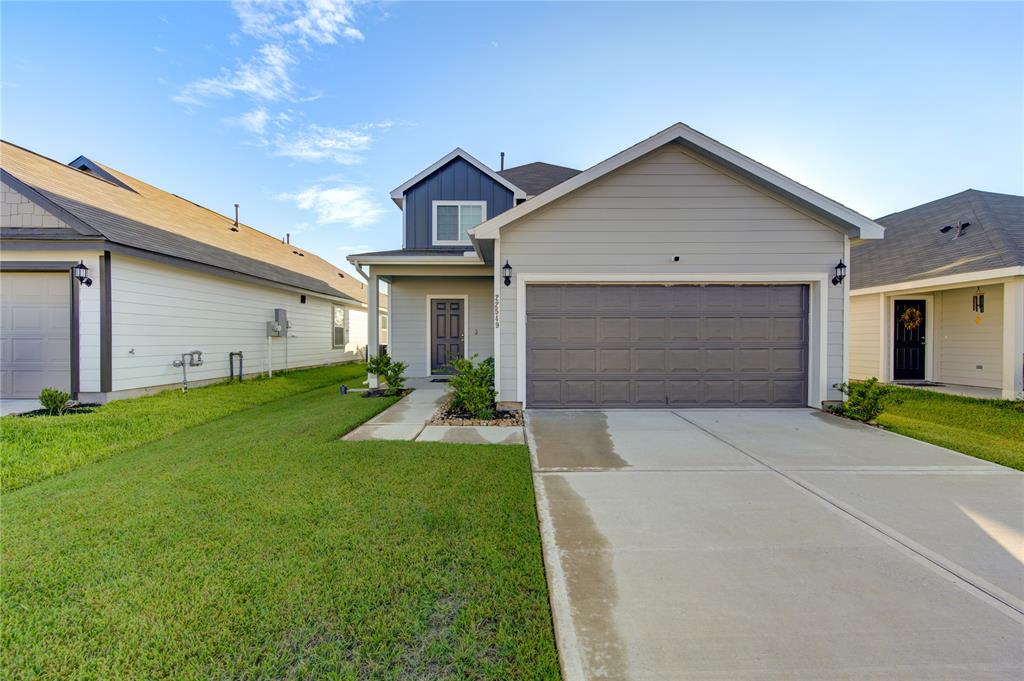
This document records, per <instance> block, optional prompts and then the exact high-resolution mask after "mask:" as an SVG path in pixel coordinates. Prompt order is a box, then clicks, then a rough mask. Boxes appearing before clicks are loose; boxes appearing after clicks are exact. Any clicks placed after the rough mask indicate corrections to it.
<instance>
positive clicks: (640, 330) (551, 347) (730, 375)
mask: <svg viewBox="0 0 1024 681" xmlns="http://www.w3.org/2000/svg"><path fill="white" fill-rule="evenodd" d="M807 308H808V289H807V287H806V286H803V285H777V286H760V285H759V286H739V285H690V284H687V285H568V284H566V285H563V284H559V285H528V286H527V287H526V315H527V319H526V403H527V406H529V407H564V408H587V407H604V408H618V407H662V408H664V407H666V406H670V407H781V406H803V405H806V404H807V334H808V330H807V329H808V327H807Z"/></svg>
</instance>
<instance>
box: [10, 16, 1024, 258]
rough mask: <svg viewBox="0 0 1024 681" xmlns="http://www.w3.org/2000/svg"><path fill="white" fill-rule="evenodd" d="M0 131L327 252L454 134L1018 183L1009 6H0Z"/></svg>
mask: <svg viewBox="0 0 1024 681" xmlns="http://www.w3.org/2000/svg"><path fill="white" fill-rule="evenodd" d="M0 12H2V36H0V37H2V52H0V57H2V72H0V75H2V87H3V90H2V103H0V115H2V119H0V125H2V134H3V137H4V138H5V139H7V140H10V141H12V142H15V143H17V144H20V145H22V146H26V147H28V148H30V149H32V150H35V151H38V152H40V153H43V154H45V155H47V156H51V157H53V158H56V159H58V160H61V161H65V162H66V161H70V160H71V159H73V158H74V157H76V156H77V155H79V154H85V155H86V156H89V157H91V158H93V159H94V160H97V161H100V162H102V163H106V164H108V165H111V166H113V167H115V168H117V169H120V170H123V171H124V172H127V173H129V174H131V175H134V176H136V177H138V178H140V179H142V180H145V181H147V182H150V183H151V184H154V185H156V186H159V187H161V188H164V189H167V190H169V191H173V192H175V193H177V194H180V195H183V196H185V197H188V198H189V199H191V200H193V201H196V202H198V203H201V204H203V205H205V206H208V207H210V208H212V209H214V210H218V211H220V212H222V213H225V214H228V213H230V212H231V211H232V204H233V203H235V202H238V203H240V204H241V205H242V209H241V210H242V219H243V221H245V222H247V223H248V224H251V225H253V226H254V227H257V228H260V229H262V230H264V231H266V232H269V233H272V234H275V235H281V234H283V233H284V232H291V233H292V234H293V241H294V242H295V243H298V244H300V245H301V246H303V247H305V248H308V249H310V250H313V251H315V252H317V253H319V254H320V255H322V256H324V257H325V258H327V259H328V260H331V261H333V262H337V263H339V264H344V256H345V255H346V254H347V253H350V252H355V251H366V250H377V249H384V248H395V247H399V246H400V245H401V234H400V218H401V213H400V211H399V210H398V209H397V207H395V205H394V204H393V203H391V201H390V200H389V198H388V192H389V191H390V190H391V189H392V188H394V187H395V186H397V185H399V184H400V183H402V182H403V181H405V180H406V179H408V178H409V177H410V176H412V175H414V174H415V173H417V172H418V171H419V170H421V169H422V168H423V167H425V166H427V165H429V164H430V163H432V162H433V161H434V160H436V159H437V158H439V157H440V156H442V155H443V154H445V153H447V152H448V151H450V150H451V149H452V148H453V147H455V146H462V147H463V148H465V149H466V150H468V151H469V152H470V153H472V154H474V155H475V156H477V158H479V159H481V160H483V161H484V162H485V163H489V164H491V165H493V166H496V165H497V162H498V154H499V152H501V151H505V152H506V153H507V159H508V164H509V165H517V164H520V163H527V162H530V161H535V160H543V161H548V162H551V163H557V164H561V165H568V166H573V167H577V168H586V167H588V166H590V165H593V164H594V163H596V162H598V161H600V160H602V159H604V158H606V157H608V156H610V155H612V154H614V153H616V152H617V151H619V150H621V149H623V148H625V147H627V146H629V145H631V144H633V143H634V142H636V141H639V140H640V139H642V138H644V137H647V136H648V135H650V134H652V133H654V132H657V131H658V130H661V129H662V128H664V127H667V126H668V125H670V124H671V123H673V122H675V121H683V122H685V123H687V124H689V125H692V126H693V127H695V128H697V129H699V130H701V131H702V132H705V133H706V134H709V135H711V136H712V137H715V138H717V139H718V140H720V141H722V142H724V143H726V144H728V145H730V146H732V147H734V148H736V149H738V150H739V151H741V152H743V153H745V154H747V155H749V156H751V157H753V158H755V159H757V160H759V161H761V162H763V163H766V164H767V165H769V166H771V167H773V168H775V169H776V170H779V171H781V172H783V173H786V174H788V175H790V176H791V177H793V178H794V179H796V180H799V181H800V182H803V183H805V184H807V185H809V186H810V187H812V188H814V189H816V190H818V191H820V192H822V193H824V194H826V195H828V196H830V197H832V198H834V199H836V200H838V201H841V202H843V203H845V204H847V205H849V206H851V207H853V208H855V209H857V210H859V211H861V212H863V213H865V214H867V215H869V216H871V217H877V216H880V215H883V214H886V213H889V212H893V211H896V210H901V209H903V208H908V207H911V206H914V205H917V204H919V203H923V202H925V201H928V200H931V199H935V198H939V197H942V196H946V195H948V194H952V193H955V192H958V191H961V190H963V189H966V188H968V187H973V188H976V189H986V190H991V191H1001V192H1010V193H1022V191H1024V169H1022V166H1024V164H1022V153H1024V139H1022V120H1024V104H1022V92H1024V50H1022V47H1021V46H1022V45H1024V11H1022V5H1021V4H1019V3H1001V4H980V3H965V4H957V3H941V4H928V3H900V4H897V3H841V4H824V3H797V4H775V3H755V4H741V3H716V4H702V3H679V4H667V3H660V4H618V3H601V4H584V3H558V4H555V3H519V4H505V3H446V4H435V3H420V2H416V3H388V4H363V3H359V4H348V3H344V2H335V1H334V0H310V2H286V3H273V4H267V3H260V4H255V5H254V4H245V3H234V4H231V3H226V2H223V3H205V2H174V3H157V2H136V3H87V2H77V3H70V4H64V3H42V2H40V3H17V2H6V1H5V2H4V3H3V5H2V7H0Z"/></svg>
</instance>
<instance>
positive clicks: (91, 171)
mask: <svg viewBox="0 0 1024 681" xmlns="http://www.w3.org/2000/svg"><path fill="white" fill-rule="evenodd" d="M0 152H2V153H0V165H2V168H3V171H4V176H5V179H8V178H13V182H12V184H14V185H21V186H23V187H25V186H27V188H28V190H29V192H30V193H31V192H36V193H37V198H41V199H42V201H43V202H45V203H47V204H48V206H50V207H53V208H55V210H56V211H58V212H59V213H60V214H59V215H58V217H62V216H70V217H71V218H72V220H73V222H74V224H79V225H85V226H86V227H87V228H88V229H89V230H92V232H93V233H96V234H98V235H99V238H102V239H105V240H107V241H109V242H111V243H114V244H118V245H121V246H126V247H128V248H134V249H138V250H140V251H147V252H150V253H154V254H157V255H160V256H167V257H170V258H178V259H182V260H188V261H191V262H195V263H199V264H200V265H205V266H209V267H213V268H218V269H223V270H228V271H231V272H235V273H238V274H241V275H246V276H250V277H256V278H258V279H263V280H266V281H270V282H274V283H279V284H285V285H287V286H291V287H295V288H300V289H303V290H307V291H310V292H313V293H320V294H324V295H328V296H332V297H336V298H343V299H351V300H355V301H359V302H363V303H365V302H366V297H367V293H366V286H365V284H363V283H362V282H360V281H359V280H358V279H356V278H355V277H353V276H352V275H349V274H346V273H344V272H342V271H341V270H340V269H339V268H338V267H336V266H334V265H332V264H331V263H329V262H327V261H326V260H324V259H322V258H320V257H319V256H317V255H316V254H314V253H311V252H309V251H306V250H305V249H302V248H299V247H298V246H295V245H294V244H286V243H283V242H282V241H281V239H279V238H277V237H273V236H271V235H269V234H264V233H263V232H260V231H259V230H256V229H253V228H252V227H249V226H246V225H244V224H239V226H238V231H234V229H233V228H234V219H233V218H229V217H226V216H224V215H220V214H219V213H216V212H214V211H212V210H210V209H208V208H204V207H203V206H200V205H198V204H195V203H193V202H191V201H188V200H186V199H184V198H182V197H180V196H177V195H176V194H171V193H169V192H165V191H163V190H161V189H158V188H156V187H154V186H152V185H149V184H146V183H145V182H142V181H141V180H138V179H136V178H134V177H131V176H130V175H127V174H125V173H122V172H120V171H118V170H115V169H113V168H110V167H109V166H105V165H101V164H99V163H96V162H95V161H89V164H90V165H91V166H92V167H90V168H88V169H87V170H80V169H78V168H77V167H72V166H70V165H65V164H63V163H60V162H58V161H54V160H53V159H50V158H46V157H45V156H41V155H39V154H36V153H34V152H31V151H28V150H27V149H23V148H22V147H19V146H17V145H15V144H11V143H10V142H6V141H3V142H0ZM82 158H84V157H79V159H76V161H81V159H82ZM108 175H109V177H110V179H108V177H107V176H108ZM16 188H17V186H16ZM30 198H33V197H30ZM74 224H73V225H72V226H74ZM79 232H80V233H81V234H83V238H88V237H86V236H84V235H85V234H87V233H86V232H85V231H84V230H81V229H80V230H79ZM3 236H4V237H5V238H37V239H38V238H47V234H46V233H45V232H43V231H42V230H32V231H31V233H30V232H29V231H27V230H20V229H18V228H10V229H4V232H3ZM92 238H97V237H92Z"/></svg>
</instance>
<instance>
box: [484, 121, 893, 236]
mask: <svg viewBox="0 0 1024 681" xmlns="http://www.w3.org/2000/svg"><path fill="white" fill-rule="evenodd" d="M671 143H678V144H682V145H683V146H684V147H686V148H687V149H690V150H691V151H694V152H695V153H697V154H699V155H702V156H704V157H706V158H709V159H711V160H712V161H714V162H716V163H718V164H720V165H722V166H725V167H726V168H728V169H729V170H732V171H733V172H735V173H737V174H739V175H741V176H743V177H745V178H746V179H748V180H751V181H753V182H755V183H756V184H760V185H762V186H765V187H768V188H770V189H771V190H772V191H775V192H777V193H779V194H781V195H783V196H785V197H786V198H788V199H789V200H790V201H792V202H794V203H796V204H797V205H799V206H801V207H802V208H804V209H805V210H807V211H808V212H810V213H812V214H815V215H818V216H820V217H822V218H825V219H827V220H829V221H831V222H833V223H836V224H838V225H840V226H842V227H845V228H846V230H847V231H848V232H849V234H850V236H858V237H860V238H862V239H881V238H882V235H883V233H884V230H883V228H882V226H881V225H879V224H877V223H876V222H873V221H872V220H870V219H869V218H866V217H864V216H863V215H861V214H860V213H858V212H856V211H855V210H853V209H851V208H847V207H846V206H844V205H842V204H840V203H837V202H836V201H833V200H832V199H830V198H828V197H826V196H823V195H821V194H819V193H818V192H816V191H814V190H812V189H809V188H807V187H805V186H804V185H802V184H800V183H799V182H796V181H795V180H791V179H790V178H788V177H786V176H785V175H783V174H782V173H779V172H776V171H774V170H772V169H771V168H769V167H767V166H765V165H762V164H760V163H758V162H757V161H755V160H753V159H751V158H749V157H747V156H744V155H743V154H741V153H739V152H738V151H736V150H735V149H731V148H729V147H727V146H725V145H724V144H722V143H721V142H718V141H716V140H713V139H711V138H710V137H708V136H707V135H704V134H703V133H700V132H698V131H696V130H694V129H693V128H691V127H690V126H688V125H684V124H683V123H676V124H674V125H672V126H669V127H668V128H665V129H664V130H662V131H661V132H659V133H657V134H655V135H652V136H651V137H648V138H647V139H645V140H643V141H642V142H639V143H637V144H634V145H633V146H631V147H629V148H628V149H625V150H623V151H620V152H619V153H617V154H615V155H614V156H612V157H611V158H608V159H605V160H604V161H601V162H600V163H598V164H597V165H595V166H592V167H590V168H588V169H587V170H584V171H583V172H581V173H580V174H578V175H576V176H575V177H572V178H569V179H568V180H566V181H564V182H562V183H561V184H558V185H556V186H554V187H552V188H551V189H549V190H548V191H546V192H544V193H543V194H541V195H540V196H537V197H535V198H533V199H531V200H530V201H526V202H525V203H521V204H519V205H518V206H515V207H514V208H512V209H511V210H507V211H505V212H504V213H501V214H499V215H496V216H495V217H493V218H491V219H490V220H487V221H486V222H482V223H480V224H479V225H478V226H477V227H475V228H474V229H472V230H471V231H470V235H471V236H472V237H473V238H474V239H495V238H497V236H498V232H499V230H500V229H501V228H502V227H504V226H505V225H507V224H509V223H511V222H514V221H515V220H518V219H519V218H521V217H523V216H524V215H527V214H528V213H531V212H532V211H535V210H538V209H540V208H543V207H544V206H546V205H547V204H549V203H551V202H552V201H555V200H557V199H559V198H561V197H563V196H565V195H566V194H568V193H570V192H572V191H575V190H576V189H579V188H580V187H582V186H584V185H586V184H588V183H590V182H593V181H594V180H596V179H598V178H600V177H603V176H605V175H607V174H608V173H610V172H612V171H614V170H616V169H618V168H621V167H622V166H624V165H626V164H627V163H629V162H631V161H634V160H636V159H638V158H640V157H641V156H643V155H644V154H647V153H649V152H651V151H654V150H655V149H658V148H659V147H662V146H664V145H666V144H671Z"/></svg>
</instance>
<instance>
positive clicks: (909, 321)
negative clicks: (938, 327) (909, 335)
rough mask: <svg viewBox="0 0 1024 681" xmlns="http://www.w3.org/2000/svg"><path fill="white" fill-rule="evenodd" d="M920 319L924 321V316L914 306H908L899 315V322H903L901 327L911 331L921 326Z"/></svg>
mask: <svg viewBox="0 0 1024 681" xmlns="http://www.w3.org/2000/svg"><path fill="white" fill-rule="evenodd" d="M922 321H924V316H923V315H922V314H921V311H920V310H918V309H917V308H916V307H908V308H907V309H906V310H904V311H903V314H901V315H900V323H901V324H903V328H904V329H906V330H907V331H913V330H914V329H916V328H918V327H919V326H921V322H922Z"/></svg>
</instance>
